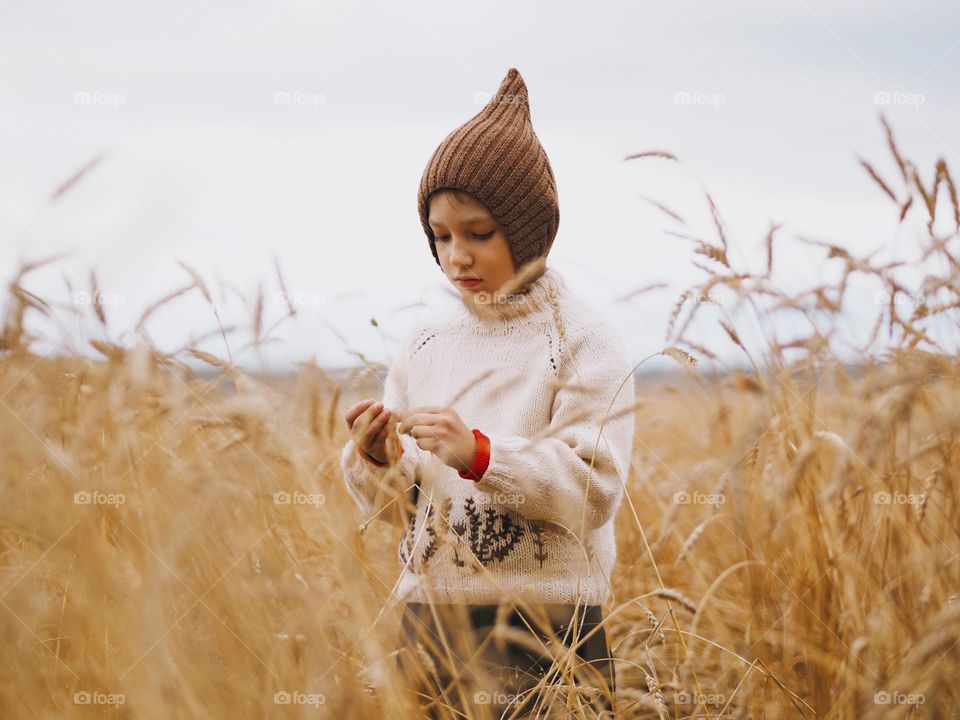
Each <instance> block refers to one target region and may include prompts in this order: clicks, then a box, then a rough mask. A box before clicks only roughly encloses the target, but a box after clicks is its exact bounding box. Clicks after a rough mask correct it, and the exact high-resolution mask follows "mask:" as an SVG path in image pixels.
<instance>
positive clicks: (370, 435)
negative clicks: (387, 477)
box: [344, 400, 392, 462]
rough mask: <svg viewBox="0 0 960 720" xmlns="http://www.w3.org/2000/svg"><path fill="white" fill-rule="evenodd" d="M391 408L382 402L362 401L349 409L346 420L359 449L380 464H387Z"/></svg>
mask: <svg viewBox="0 0 960 720" xmlns="http://www.w3.org/2000/svg"><path fill="white" fill-rule="evenodd" d="M391 417H392V412H391V410H390V408H385V407H383V403H382V402H378V401H375V400H361V401H360V402H358V403H356V404H355V405H351V406H350V407H349V408H347V412H346V413H345V414H344V419H345V420H346V421H347V427H348V428H350V435H351V437H353V440H354V442H355V443H356V444H357V446H358V447H360V448H362V449H363V450H364V452H366V453H367V454H368V455H370V456H371V457H373V459H374V460H377V461H379V462H387V435H388V434H389V432H390V422H389V420H390V418H391Z"/></svg>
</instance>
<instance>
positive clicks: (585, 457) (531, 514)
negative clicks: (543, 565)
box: [476, 322, 636, 535]
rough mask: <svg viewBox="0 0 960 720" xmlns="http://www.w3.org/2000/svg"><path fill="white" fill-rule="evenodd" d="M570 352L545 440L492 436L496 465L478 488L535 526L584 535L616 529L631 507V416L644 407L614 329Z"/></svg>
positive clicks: (595, 330)
mask: <svg viewBox="0 0 960 720" xmlns="http://www.w3.org/2000/svg"><path fill="white" fill-rule="evenodd" d="M569 352H570V357H568V358H567V360H566V361H565V362H564V363H563V364H562V365H561V367H565V368H567V370H566V371H564V372H563V373H562V374H561V377H560V380H561V383H562V386H561V387H560V388H558V389H557V390H556V391H555V395H554V399H553V405H552V413H551V419H550V425H549V428H548V429H547V430H546V431H545V432H544V433H542V435H543V436H544V437H542V438H539V439H533V438H526V437H522V436H510V435H502V434H497V433H485V434H486V435H487V436H488V437H489V438H490V459H489V464H488V465H487V469H486V471H485V472H484V473H483V475H482V476H481V478H480V479H479V480H478V481H476V482H477V488H478V489H481V490H485V491H487V492H490V493H497V495H498V497H497V501H498V502H500V503H502V504H504V505H507V506H509V507H511V508H512V509H514V510H516V511H517V512H519V513H521V514H523V515H524V516H526V517H527V518H530V519H539V520H547V521H550V522H554V523H558V524H560V525H563V526H564V527H567V528H570V529H571V530H573V531H574V532H575V533H577V534H578V535H579V534H580V533H581V527H582V526H585V528H586V529H588V530H593V529H596V528H598V527H600V526H602V525H604V524H606V523H607V522H609V521H610V520H611V519H612V518H613V516H614V514H615V513H616V511H617V509H618V508H619V505H620V502H621V500H622V499H623V488H624V484H625V483H626V480H627V475H628V472H629V468H630V458H631V456H632V452H633V434H634V429H635V419H634V411H633V410H632V409H628V408H631V406H633V405H634V404H635V402H636V399H635V388H634V380H633V372H632V365H631V363H630V362H629V360H628V358H627V356H626V352H625V351H624V349H623V345H622V343H621V341H620V339H619V337H617V335H616V334H615V331H614V330H613V328H611V327H610V326H608V325H606V324H605V323H602V322H597V323H594V324H592V325H590V326H589V327H587V328H586V329H585V331H584V332H583V333H582V335H580V337H578V338H577V339H576V340H575V341H574V343H573V344H572V345H571V347H570V348H569ZM624 378H626V381H625V382H623V381H624ZM621 382H623V387H622V388H621V387H620V384H621ZM614 394H616V397H614ZM611 400H612V401H613V402H612V405H611ZM608 406H610V410H609V415H608V410H607V408H608ZM605 416H607V419H606V420H604V418H605ZM601 426H602V427H601ZM480 430H481V431H483V428H480ZM598 437H599V442H597V439H598ZM594 448H596V453H594Z"/></svg>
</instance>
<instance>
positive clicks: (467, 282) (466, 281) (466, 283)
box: [454, 277, 480, 287]
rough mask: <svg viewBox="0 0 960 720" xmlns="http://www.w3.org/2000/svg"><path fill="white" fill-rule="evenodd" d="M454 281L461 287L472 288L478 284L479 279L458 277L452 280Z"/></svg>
mask: <svg viewBox="0 0 960 720" xmlns="http://www.w3.org/2000/svg"><path fill="white" fill-rule="evenodd" d="M454 280H455V281H456V283H457V284H458V285H462V286H463V287H473V286H474V285H476V284H477V283H479V282H480V278H475V277H458V278H454Z"/></svg>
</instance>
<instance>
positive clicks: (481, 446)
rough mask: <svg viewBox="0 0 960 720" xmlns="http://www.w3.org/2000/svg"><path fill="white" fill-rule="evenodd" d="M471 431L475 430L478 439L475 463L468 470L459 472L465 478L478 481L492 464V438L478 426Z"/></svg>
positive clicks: (474, 434) (474, 433)
mask: <svg viewBox="0 0 960 720" xmlns="http://www.w3.org/2000/svg"><path fill="white" fill-rule="evenodd" d="M471 432H473V436H474V437H475V438H476V439H477V455H476V457H474V459H473V465H471V466H470V468H469V469H467V470H466V471H460V470H458V471H457V473H458V474H459V475H460V477H462V478H463V479H464V480H473V481H474V482H476V481H478V480H479V479H480V478H481V477H483V473H485V472H486V470H487V465H489V464H490V438H488V437H487V436H486V435H484V434H483V433H482V432H480V431H479V430H477V429H476V428H473V430H472V431H471Z"/></svg>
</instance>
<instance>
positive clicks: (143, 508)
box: [0, 121, 960, 720]
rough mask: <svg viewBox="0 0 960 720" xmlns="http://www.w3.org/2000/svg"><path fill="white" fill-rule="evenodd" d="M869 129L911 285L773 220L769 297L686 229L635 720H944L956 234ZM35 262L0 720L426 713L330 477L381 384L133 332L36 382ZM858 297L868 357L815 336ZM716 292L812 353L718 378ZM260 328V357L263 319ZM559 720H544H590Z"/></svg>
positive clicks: (953, 531) (18, 359)
mask: <svg viewBox="0 0 960 720" xmlns="http://www.w3.org/2000/svg"><path fill="white" fill-rule="evenodd" d="M883 124H884V128H885V130H886V132H887V137H888V145H889V154H890V157H889V164H890V167H892V168H893V174H892V178H895V179H891V173H890V172H886V174H885V173H884V172H881V171H880V170H878V169H876V167H875V166H876V163H874V162H867V161H866V160H864V161H862V163H863V167H864V170H865V182H869V183H872V184H873V185H874V186H875V187H876V189H877V192H880V193H883V194H884V195H885V196H887V197H888V198H889V200H890V202H891V224H892V225H896V224H897V223H898V222H899V223H905V222H908V221H909V220H911V219H919V220H920V221H921V225H922V227H923V228H925V233H924V234H923V236H922V237H921V238H920V241H921V246H922V251H923V253H922V254H923V259H924V260H926V261H928V262H927V263H926V264H924V265H923V267H924V270H923V272H921V273H919V276H918V278H917V279H916V281H915V282H913V283H912V284H909V285H908V284H906V283H905V281H904V280H902V278H901V275H899V274H898V272H899V271H900V270H901V269H902V268H898V267H895V266H894V265H893V264H890V265H879V264H876V263H875V262H874V261H873V260H872V259H871V258H869V257H867V258H863V257H857V256H855V255H854V254H852V253H851V252H850V251H848V250H846V249H845V248H844V247H842V246H841V245H839V244H834V243H825V242H822V241H817V240H811V239H806V238H799V239H795V240H791V239H788V238H785V237H783V236H782V234H780V233H779V232H778V228H777V227H776V226H771V229H770V232H769V234H768V236H767V237H766V239H765V242H766V249H767V265H766V268H765V270H766V271H765V272H762V273H750V272H747V271H745V270H743V269H740V268H736V267H735V266H734V264H733V263H732V262H731V261H730V259H729V258H728V255H727V249H728V246H727V235H726V232H725V228H724V224H723V222H722V218H721V216H720V212H719V209H718V208H717V207H716V205H715V204H714V202H713V200H712V199H711V198H710V196H709V195H705V199H706V201H707V202H708V204H709V208H710V211H711V216H712V218H713V221H714V222H713V227H711V228H710V230H711V233H710V237H711V238H712V239H709V240H708V239H701V238H700V237H697V236H695V235H693V234H692V231H691V232H686V231H684V232H682V233H681V232H676V233H675V234H676V235H679V236H681V237H687V239H688V240H689V241H691V242H692V243H693V248H694V251H695V254H696V255H697V256H698V258H697V260H696V262H697V263H698V266H699V267H701V268H702V269H703V270H704V273H705V279H704V281H703V282H702V283H701V284H698V285H697V286H696V287H694V288H690V291H689V292H688V293H686V294H684V295H683V296H682V297H681V299H680V300H679V301H678V302H677V304H676V306H675V307H674V309H673V312H672V313H671V315H670V318H669V322H668V324H667V327H666V329H665V330H666V338H667V341H666V342H665V343H664V347H663V348H659V349H657V352H655V353H653V354H654V355H662V356H666V358H669V359H670V360H671V361H673V362H674V363H675V365H676V374H675V375H674V376H672V377H671V376H668V377H663V376H660V377H658V378H657V379H656V380H655V381H649V382H638V408H637V410H636V420H637V435H636V439H635V448H634V450H635V452H634V458H633V463H632V466H631V470H630V476H629V481H628V484H627V486H626V489H625V490H626V492H625V497H624V501H623V505H622V506H621V509H620V511H619V513H618V516H617V521H616V522H617V538H618V548H619V552H618V564H617V568H616V571H615V574H614V578H613V584H614V600H613V602H612V603H611V604H610V606H609V607H608V608H605V612H606V615H607V622H606V630H607V633H608V635H609V637H610V641H611V645H612V649H613V650H614V654H615V655H616V658H617V682H618V704H619V716H620V717H623V718H656V719H659V720H666V719H667V718H755V719H759V718H770V719H774V718H824V719H831V720H840V719H841V718H843V719H848V720H853V719H855V718H901V717H902V718H908V717H910V718H921V717H922V718H949V717H957V716H958V715H957V712H958V707H960V700H958V693H960V690H958V686H960V684H958V682H957V679H958V677H960V446H958V442H960V366H958V363H957V356H956V345H955V344H954V345H952V346H951V345H949V344H948V342H947V341H949V340H955V339H956V338H957V335H958V334H957V329H958V322H957V321H958V308H960V247H958V245H960V239H958V229H960V210H958V202H957V194H956V189H955V185H954V180H953V177H952V176H951V174H950V172H949V170H948V168H947V165H946V163H945V162H944V161H943V160H940V161H938V162H937V163H936V165H935V168H934V169H933V173H932V180H930V181H926V180H925V179H924V177H925V176H927V175H929V174H930V173H929V172H928V171H925V170H924V169H921V168H918V167H917V166H915V165H914V163H913V162H911V161H910V160H909V159H907V158H906V157H905V156H904V154H903V153H902V152H901V150H900V148H899V147H898V145H897V143H896V142H895V141H894V137H893V133H892V132H891V131H890V128H889V126H888V125H887V124H886V122H885V121H884V122H883ZM629 159H630V160H632V161H642V162H668V163H673V162H679V160H677V158H675V157H674V156H673V155H671V154H670V153H666V152H662V151H648V152H643V153H637V154H636V155H633V156H630V158H629ZM653 202H655V203H656V204H657V206H658V207H659V208H660V209H661V210H662V211H663V212H664V214H665V215H666V216H672V217H671V219H672V220H675V221H676V220H679V221H681V222H682V218H680V217H679V216H678V215H677V214H676V213H674V211H672V210H670V209H669V208H668V207H667V206H666V205H665V204H662V203H659V202H658V201H653ZM704 237H706V236H704ZM788 242H804V243H816V244H819V245H821V246H822V251H823V256H824V257H823V262H824V264H825V266H826V265H829V266H830V267H832V268H835V269H837V270H838V272H837V273H836V274H837V277H839V278H840V279H839V281H838V282H831V283H829V284H825V285H822V286H820V287H815V288H810V289H808V290H805V291H804V292H802V293H796V292H794V293H787V292H785V291H783V290H781V289H779V288H777V287H776V286H775V284H774V283H773V280H772V270H773V268H774V265H775V262H776V259H775V258H776V254H777V249H778V248H779V247H782V245H781V244H785V243H788ZM45 262H48V261H37V262H36V263H33V264H28V265H26V266H24V267H23V268H22V269H21V271H20V273H19V274H18V275H17V276H16V277H15V278H13V279H12V280H11V282H10V285H9V289H8V291H7V294H6V310H5V316H4V319H3V323H4V324H3V330H2V337H0V443H2V447H3V463H2V481H0V493H2V503H0V508H2V509H0V550H2V561H0V574H2V580H0V606H2V607H0V616H2V624H0V629H2V634H3V643H2V649H0V652H2V662H0V676H2V690H0V716H2V717H4V718H68V717H78V718H80V717H93V716H97V717H117V718H158V719H159V718H172V717H178V718H179V717H184V718H194V717H196V718H234V717H236V718H267V717H336V718H368V717H369V718H379V717H387V718H415V717H418V716H419V713H418V708H417V705H416V703H415V701H414V699H413V698H411V697H410V695H409V694H408V693H406V692H405V689H404V682H403V678H401V677H399V676H398V673H397V671H396V669H395V667H394V665H393V664H392V663H393V658H394V657H395V653H396V652H397V651H398V650H399V649H400V648H398V646H397V632H398V623H399V613H398V608H397V607H396V605H395V604H394V603H393V602H392V601H391V592H392V588H393V583H394V582H395V579H396V576H397V574H398V567H397V566H396V559H395V554H394V552H393V549H394V548H395V546H396V541H397V533H398V531H397V530H396V529H395V528H394V527H392V526H390V525H388V524H386V523H380V522H371V523H369V524H367V525H361V518H360V517H359V515H358V512H357V510H356V508H355V507H354V506H353V504H352V502H351V501H350V499H349V497H348V496H347V494H346V492H345V490H344V488H343V483H342V479H341V476H340V468H339V464H338V460H339V453H340V450H341V448H342V446H343V444H344V443H345V442H346V439H347V437H348V433H347V429H346V427H345V425H344V422H343V418H342V415H343V410H344V408H345V406H346V405H347V404H348V403H349V402H351V401H352V399H353V398H355V397H360V396H369V395H365V393H369V392H370V387H371V385H370V383H371V379H372V378H374V377H375V375H374V373H373V371H374V370H375V369H376V368H374V367H373V366H368V367H367V368H364V369H362V370H360V371H358V372H357V373H356V375H355V376H354V377H352V378H349V379H347V380H344V379H342V378H338V377H333V376H332V375H331V374H330V373H328V372H326V371H324V370H323V369H322V368H319V367H316V366H315V365H312V364H305V365H303V366H302V367H301V370H300V372H299V373H298V374H297V375H296V377H295V378H293V379H291V380H290V381H289V382H287V383H276V382H271V381H270V379H269V378H263V377H254V376H252V375H250V374H248V373H245V372H243V371H242V370H240V369H239V368H238V367H236V366H234V365H232V364H231V363H230V362H229V360H228V359H224V358H220V357H215V356H213V355H211V354H208V353H205V352H200V351H199V350H196V349H195V348H191V347H187V348H182V349H180V350H177V351H175V352H170V351H162V350H160V349H158V348H156V347H154V346H152V345H151V344H150V342H148V341H147V340H145V339H144V338H143V337H141V338H140V339H139V341H137V342H132V343H130V344H129V345H127V346H119V345H116V344H112V343H110V342H108V341H106V340H97V339H93V340H91V341H90V342H91V346H92V348H93V349H94V350H95V351H96V353H97V355H96V357H84V356H80V355H77V356H66V357H50V356H42V355H39V354H37V353H35V352H34V351H33V350H32V349H31V348H32V345H33V343H34V342H35V340H36V339H37V337H36V335H35V334H34V333H33V332H32V331H31V320H32V318H34V317H35V316H41V315H43V316H51V315H54V314H56V313H59V312H61V311H62V309H61V308H58V307H57V306H56V305H55V304H54V303H51V302H48V301H47V300H45V299H44V298H40V297H38V296H36V295H34V294H33V293H31V292H30V291H28V290H27V289H26V288H25V284H27V282H28V281H29V277H30V273H31V272H33V271H34V270H36V269H37V268H38V267H40V266H41V265H43V264H44V263H45ZM50 262H53V260H51V261H50ZM931 268H934V269H931ZM185 269H186V270H187V271H188V272H190V274H191V282H190V284H189V285H188V286H187V287H185V288H182V289H180V290H177V291H175V292H173V293H171V294H170V295H168V296H167V297H165V298H161V299H160V300H158V301H157V303H155V304H154V305H153V306H151V307H149V308H147V309H146V310H145V311H144V315H143V317H142V318H141V320H140V323H139V324H138V326H143V324H144V323H145V322H146V321H147V320H148V319H149V317H150V315H151V313H152V312H153V311H154V310H155V309H156V308H157V307H160V306H161V305H162V304H163V303H166V302H169V301H171V300H172V299H173V298H174V297H176V296H178V295H179V294H182V293H184V292H194V293H200V294H201V295H202V296H203V297H204V298H205V299H206V300H207V301H208V302H209V303H210V305H211V306H214V301H213V299H212V296H213V294H212V293H211V292H210V289H209V288H208V287H207V285H206V284H205V282H204V280H203V279H202V278H201V277H200V275H199V274H197V273H195V272H193V271H192V270H190V269H189V268H185ZM858 277H859V278H869V279H871V280H872V281H875V282H876V283H878V284H879V286H881V287H882V288H883V292H885V293H886V295H885V296H884V297H885V298H886V297H888V298H889V300H888V301H885V302H883V303H879V304H878V306H877V310H878V315H877V320H876V325H875V326H874V327H873V332H872V335H871V336H870V337H869V338H868V340H869V341H870V344H875V341H877V340H883V346H884V348H885V351H884V353H883V355H882V356H881V357H880V358H879V359H878V358H877V356H876V355H872V354H869V353H866V352H864V353H863V354H862V355H861V356H860V357H859V358H857V359H856V361H855V362H852V363H851V362H849V361H847V360H845V359H841V358H840V357H838V356H837V355H836V354H835V348H834V346H833V344H832V343H831V332H832V329H833V328H835V327H836V325H837V323H838V321H839V318H841V317H842V314H843V312H844V307H845V303H846V302H847V301H848V299H849V294H850V293H852V292H854V291H853V290H852V289H851V288H852V280H853V279H855V278H858ZM91 284H92V287H91V288H90V290H91V292H92V293H93V297H96V290H97V288H96V281H95V278H93V279H92V281H91ZM719 289H725V291H728V292H731V293H733V294H734V295H735V296H736V297H737V298H738V301H739V302H740V304H741V306H742V307H743V308H745V309H746V311H748V312H749V311H751V310H752V311H753V312H755V313H756V314H757V315H758V317H759V316H762V317H763V318H764V319H765V320H766V321H767V322H768V323H775V321H776V319H777V318H778V317H780V316H781V315H782V314H784V313H793V314H794V315H797V316H802V317H806V318H808V319H809V320H810V322H809V329H810V331H809V334H808V335H806V336H801V337H799V338H797V339H793V340H790V341H788V342H783V341H781V340H779V339H777V338H774V337H771V338H769V342H767V343H766V345H765V346H764V347H761V348H757V347H756V346H751V345H750V344H749V343H748V342H746V341H745V340H743V339H742V338H741V331H739V330H738V328H737V327H736V326H735V325H734V324H733V322H732V321H728V320H720V321H719V322H721V326H722V328H723V331H724V337H725V338H726V339H727V340H728V341H729V342H730V343H732V344H733V346H735V347H736V348H737V350H738V352H741V353H742V355H743V358H744V360H745V363H746V364H745V366H744V367H746V368H749V369H742V368H741V369H735V370H731V371H729V372H714V371H709V372H708V371H705V370H703V369H701V368H702V364H703V360H705V359H707V358H712V357H714V355H715V354H716V353H715V349H714V350H712V349H711V348H709V347H707V346H705V345H704V344H702V343H700V342H698V341H697V340H696V337H695V336H694V335H693V334H692V333H691V332H690V328H691V327H693V326H694V325H693V318H694V316H695V315H696V314H697V313H698V312H704V311H703V310H701V308H702V307H704V304H702V303H701V304H694V303H691V302H690V301H689V299H690V298H691V297H696V296H703V295H709V294H710V293H711V292H714V291H717V290H719ZM904 296H907V297H911V298H914V299H916V301H915V302H912V303H903V302H900V300H899V299H900V298H901V297H904ZM90 312H91V313H92V315H93V316H94V319H95V321H98V322H100V323H101V325H102V326H104V327H105V326H106V322H107V319H106V316H105V312H106V311H105V309H104V308H103V307H101V306H100V304H98V303H97V302H96V301H94V302H93V304H92V305H91V307H90ZM290 312H295V310H294V309H293V308H292V307H291V308H290ZM251 324H252V327H253V336H254V338H255V339H256V338H262V337H264V336H266V335H268V334H269V328H267V327H266V325H267V323H266V320H265V319H264V317H263V302H262V298H260V302H257V303H256V312H255V316H254V317H253V319H252V321H251ZM220 330H222V328H221V329H220ZM935 330H936V332H941V333H944V332H945V333H946V338H945V339H944V338H941V337H939V336H938V335H936V333H935ZM188 361H189V362H188ZM198 362H199V363H203V364H204V366H205V367H207V368H208V369H209V371H208V372H206V373H200V372H198V371H197V370H196V369H195V368H196V363H198ZM644 362H645V361H644ZM641 364H642V363H641ZM380 369H381V370H382V368H380ZM641 370H642V368H641ZM374 387H375V386H374ZM567 700H568V702H567V706H566V707H565V708H563V709H561V710H559V711H558V712H555V714H553V715H551V716H559V717H592V715H591V711H590V710H589V709H587V708H585V707H583V706H582V704H581V703H580V701H579V700H578V698H577V696H576V694H575V693H573V694H571V695H568V696H567ZM470 715H471V716H472V717H491V716H492V715H491V714H490V712H489V709H488V708H485V707H484V706H483V705H480V706H478V707H477V708H476V709H475V711H471V713H470ZM542 716H544V717H546V716H547V715H546V714H544V715H542ZM449 717H455V715H453V714H450V715H449Z"/></svg>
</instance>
